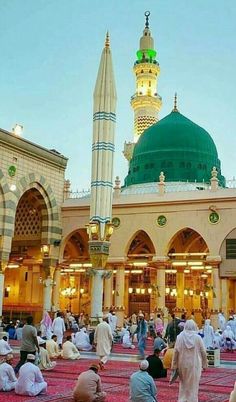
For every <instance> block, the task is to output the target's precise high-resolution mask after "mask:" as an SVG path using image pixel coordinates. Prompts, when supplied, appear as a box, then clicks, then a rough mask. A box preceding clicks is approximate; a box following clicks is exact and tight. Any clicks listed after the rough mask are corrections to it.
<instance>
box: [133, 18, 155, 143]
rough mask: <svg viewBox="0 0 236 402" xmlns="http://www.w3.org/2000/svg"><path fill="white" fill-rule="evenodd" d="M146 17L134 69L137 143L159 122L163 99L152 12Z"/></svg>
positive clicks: (135, 139)
mask: <svg viewBox="0 0 236 402" xmlns="http://www.w3.org/2000/svg"><path fill="white" fill-rule="evenodd" d="M144 15H145V18H146V21H145V27H144V30H143V36H142V37H141V38H140V44H139V50H138V51H137V59H136V61H135V63H134V68H133V71H134V74H135V78H136V91H135V94H134V95H133V96H132V98H131V106H132V108H133V110H134V142H135V143H136V142H137V141H138V139H139V137H140V135H141V134H142V133H143V131H144V130H146V129H147V128H148V127H150V126H151V125H152V124H154V123H156V122H157V121H158V112H159V110H160V108H161V105H162V101H161V97H160V96H159V95H158V93H157V79H158V76H159V74H160V67H159V64H158V62H157V60H156V55H157V52H156V50H155V49H154V40H153V38H152V36H151V32H150V29H149V16H150V12H149V11H146V12H145V14H144Z"/></svg>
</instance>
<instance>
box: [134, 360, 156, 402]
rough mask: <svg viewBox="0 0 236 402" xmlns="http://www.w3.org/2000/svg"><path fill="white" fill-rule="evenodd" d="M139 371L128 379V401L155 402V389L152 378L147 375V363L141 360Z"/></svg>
mask: <svg viewBox="0 0 236 402" xmlns="http://www.w3.org/2000/svg"><path fill="white" fill-rule="evenodd" d="M139 368H140V370H139V371H137V372H136V373H133V374H132V375H131V377H130V401H132V402H138V401H140V402H144V401H145V402H156V401H157V399H156V395H157V389H156V385H155V382H154V380H153V378H152V377H151V376H150V375H149V374H148V372H147V369H148V361H147V360H142V361H141V362H140V364H139Z"/></svg>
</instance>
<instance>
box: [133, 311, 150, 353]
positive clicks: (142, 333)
mask: <svg viewBox="0 0 236 402" xmlns="http://www.w3.org/2000/svg"><path fill="white" fill-rule="evenodd" d="M147 331H148V326H147V321H146V320H145V319H144V314H143V313H139V315H138V327H137V329H136V331H135V333H136V334H137V339H138V350H139V354H140V358H141V359H145V349H146V338H147Z"/></svg>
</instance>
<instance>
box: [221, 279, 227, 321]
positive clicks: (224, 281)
mask: <svg viewBox="0 0 236 402" xmlns="http://www.w3.org/2000/svg"><path fill="white" fill-rule="evenodd" d="M220 281H221V310H222V312H223V313H224V315H225V317H228V314H229V286H228V279H227V278H224V279H221V280H220Z"/></svg>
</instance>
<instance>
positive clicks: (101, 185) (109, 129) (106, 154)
mask: <svg viewBox="0 0 236 402" xmlns="http://www.w3.org/2000/svg"><path fill="white" fill-rule="evenodd" d="M93 101H94V107H93V144H92V173H91V205H90V223H91V222H95V221H96V222H99V240H101V241H103V240H104V239H105V226H106V223H107V222H110V221H111V214H112V190H113V159H114V158H113V157H114V150H115V146H114V134H115V122H116V86H115V79H114V73H113V66H112V57H111V49H110V43H109V35H108V33H107V35H106V41H105V47H104V49H103V52H102V56H101V61H100V66H99V70H98V75H97V81H96V85H95V89H94V95H93Z"/></svg>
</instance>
